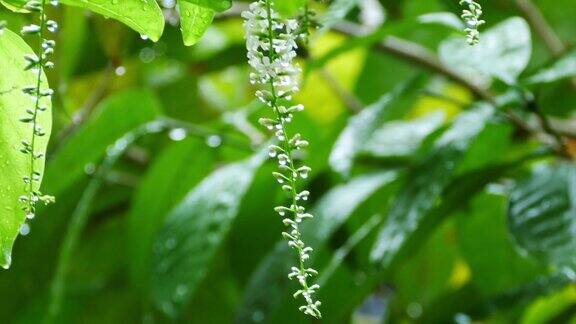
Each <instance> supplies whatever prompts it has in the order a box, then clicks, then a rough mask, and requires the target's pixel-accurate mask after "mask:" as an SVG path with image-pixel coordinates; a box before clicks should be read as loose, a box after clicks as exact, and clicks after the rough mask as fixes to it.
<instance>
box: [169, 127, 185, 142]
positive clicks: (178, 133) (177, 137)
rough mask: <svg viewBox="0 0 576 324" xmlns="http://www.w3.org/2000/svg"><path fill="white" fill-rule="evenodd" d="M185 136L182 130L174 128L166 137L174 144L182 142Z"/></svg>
mask: <svg viewBox="0 0 576 324" xmlns="http://www.w3.org/2000/svg"><path fill="white" fill-rule="evenodd" d="M186 136H187V134H186V130H185V129H184V128H174V129H172V130H170V132H169V133H168V137H169V138H170V139H171V140H173V141H176V142H179V141H182V140H184V139H185V138H186Z"/></svg>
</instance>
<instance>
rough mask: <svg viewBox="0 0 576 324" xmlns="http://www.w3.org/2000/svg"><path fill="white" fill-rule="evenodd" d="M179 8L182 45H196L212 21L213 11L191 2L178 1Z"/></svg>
mask: <svg viewBox="0 0 576 324" xmlns="http://www.w3.org/2000/svg"><path fill="white" fill-rule="evenodd" d="M178 6H179V7H180V29H181V30H182V37H183V38H184V45H186V46H191V45H194V44H196V43H197V42H198V41H199V40H200V38H202V35H204V33H205V32H206V30H208V27H210V24H211V23H212V20H213V19H214V14H215V13H214V10H213V9H210V8H207V7H203V6H200V5H197V4H194V3H191V2H186V1H182V0H181V1H178Z"/></svg>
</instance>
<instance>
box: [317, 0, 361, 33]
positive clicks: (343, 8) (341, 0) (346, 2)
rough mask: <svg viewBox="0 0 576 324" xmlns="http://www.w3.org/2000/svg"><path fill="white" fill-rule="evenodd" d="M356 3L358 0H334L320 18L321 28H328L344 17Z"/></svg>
mask: <svg viewBox="0 0 576 324" xmlns="http://www.w3.org/2000/svg"><path fill="white" fill-rule="evenodd" d="M357 5H358V0H335V1H334V2H333V3H332V4H331V5H330V7H329V8H328V11H326V13H325V14H324V15H323V16H322V17H321V18H320V24H321V25H322V30H323V31H325V30H328V29H330V28H331V27H332V26H334V25H335V24H337V23H338V22H340V21H341V20H343V19H344V18H346V15H348V13H349V12H350V11H352V9H354V8H355V7H356V6H357Z"/></svg>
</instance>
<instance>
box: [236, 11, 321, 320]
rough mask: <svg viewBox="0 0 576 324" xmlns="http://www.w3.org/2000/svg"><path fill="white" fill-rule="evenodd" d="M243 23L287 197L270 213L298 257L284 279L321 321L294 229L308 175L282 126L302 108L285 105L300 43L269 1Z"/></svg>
mask: <svg viewBox="0 0 576 324" xmlns="http://www.w3.org/2000/svg"><path fill="white" fill-rule="evenodd" d="M242 17H243V18H244V19H245V24H244V25H245V28H246V47H247V49H248V62H249V64H250V65H251V66H252V68H253V70H254V71H253V72H252V73H250V81H251V83H253V84H259V85H261V86H263V89H260V90H258V91H257V92H256V96H257V97H258V99H259V100H260V101H262V102H263V103H264V104H266V105H267V106H268V107H270V108H271V109H272V111H273V115H274V117H273V118H261V119H260V123H261V124H262V125H263V126H264V127H266V128H267V129H269V130H270V131H273V132H274V135H275V137H276V140H277V143H278V145H275V144H273V145H271V146H270V152H269V155H270V157H272V158H276V159H277V160H278V171H277V172H274V173H273V175H274V177H275V178H276V180H277V181H278V182H279V183H280V185H281V186H282V190H283V191H285V192H286V193H288V195H289V196H290V202H289V203H288V204H287V205H286V206H278V207H276V208H275V211H276V212H277V213H278V214H279V215H280V216H281V217H282V218H283V220H282V222H283V223H284V224H285V225H286V227H287V230H286V231H285V232H283V233H282V235H283V236H284V238H285V239H286V240H288V245H289V246H290V248H292V249H293V250H295V251H296V253H297V254H298V265H297V266H294V267H292V268H291V272H290V274H289V275H288V278H290V279H296V280H297V281H298V283H299V284H300V286H301V289H299V290H298V291H297V292H296V293H295V294H294V298H297V297H299V296H302V297H303V298H304V300H305V305H303V306H301V307H300V310H301V311H303V312H304V313H305V314H308V315H311V316H314V317H318V318H319V317H321V313H320V310H319V306H320V302H319V301H317V300H315V299H314V294H315V292H316V290H317V289H318V288H319V286H318V285H316V284H312V285H311V284H310V283H309V278H310V277H313V276H315V275H317V272H316V270H314V269H312V268H308V267H307V266H306V263H307V260H308V259H309V258H310V252H312V248H310V247H308V246H307V245H306V244H305V243H304V242H303V240H302V235H301V232H300V224H301V223H302V221H303V220H305V219H308V218H312V215H311V214H310V213H307V212H306V208H305V207H304V206H303V205H302V202H303V201H306V200H308V197H309V195H310V192H308V191H307V190H301V191H300V189H299V188H298V187H299V184H300V182H301V181H302V180H303V179H306V178H307V177H308V174H309V172H310V171H311V170H310V168H309V167H308V166H305V165H298V163H297V161H296V160H295V158H294V156H295V153H297V152H299V151H301V150H303V149H304V148H306V147H307V146H308V142H307V141H306V140H304V139H303V138H302V136H301V135H300V134H295V135H293V136H290V135H289V134H288V133H287V129H286V125H287V124H289V123H290V122H291V121H292V118H293V114H294V113H295V112H299V111H302V110H303V109H304V106H302V105H291V104H290V101H291V100H292V95H293V94H294V93H296V92H298V91H299V85H298V77H299V75H300V72H301V70H300V67H299V66H298V65H297V64H296V63H295V62H294V59H295V58H296V49H297V43H296V42H297V39H298V38H301V37H303V36H302V35H301V34H300V32H301V31H302V29H301V28H300V26H299V24H298V21H297V20H295V19H288V20H285V19H283V18H282V17H280V15H279V14H278V13H277V12H276V11H275V10H274V4H273V2H272V0H258V1H256V2H254V3H252V4H251V5H250V8H249V10H248V11H246V12H244V13H243V14H242Z"/></svg>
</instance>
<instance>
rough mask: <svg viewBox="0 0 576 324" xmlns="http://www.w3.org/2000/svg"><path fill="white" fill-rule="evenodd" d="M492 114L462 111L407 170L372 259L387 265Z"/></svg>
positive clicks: (484, 108) (483, 109)
mask: <svg viewBox="0 0 576 324" xmlns="http://www.w3.org/2000/svg"><path fill="white" fill-rule="evenodd" d="M492 114H493V109H492V108H491V107H489V106H480V107H479V108H478V109H475V110H473V111H470V112H467V113H465V114H463V115H461V116H460V117H459V118H458V119H457V120H456V121H455V122H454V125H453V126H452V127H451V128H450V129H448V130H447V131H446V132H445V133H444V134H443V135H442V136H441V137H440V138H439V139H438V140H437V141H436V142H435V143H434V146H433V147H432V149H431V151H430V153H428V155H427V156H425V157H424V158H423V159H422V160H421V161H419V162H418V164H417V165H416V166H414V167H413V168H412V170H411V171H410V172H409V174H408V179H409V181H408V182H407V183H406V185H405V186H404V188H403V189H401V191H400V192H399V194H398V196H397V197H396V201H395V202H394V204H393V205H392V207H391V209H390V211H389V214H388V218H387V220H386V223H385V224H384V226H383V228H382V230H381V232H380V234H379V236H378V238H377V240H376V242H375V244H374V247H373V249H372V252H371V259H372V260H373V261H374V262H377V263H379V264H381V265H382V266H383V267H384V268H386V267H388V266H389V265H390V264H391V262H392V261H393V260H394V258H395V256H396V255H397V254H398V252H399V251H400V250H401V249H402V248H403V247H404V244H405V243H406V241H408V240H409V238H410V237H411V236H412V235H413V234H414V233H415V232H416V231H417V230H418V229H419V228H420V227H421V226H422V223H423V222H424V221H425V219H426V216H427V215H428V213H429V211H430V210H431V209H432V208H433V207H434V206H435V205H436V203H437V202H438V199H439V198H440V196H441V194H442V192H443V191H444V189H445V188H446V187H447V185H448V184H449V183H450V181H451V179H452V178H453V177H454V175H455V174H456V171H458V169H459V167H460V165H459V163H461V162H462V161H463V160H464V157H465V155H466V152H467V150H469V148H470V146H471V144H472V143H473V141H474V140H475V139H476V137H477V136H478V135H479V134H480V133H481V132H482V131H483V130H484V129H485V126H486V124H487V122H488V121H489V120H490V117H491V116H492Z"/></svg>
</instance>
